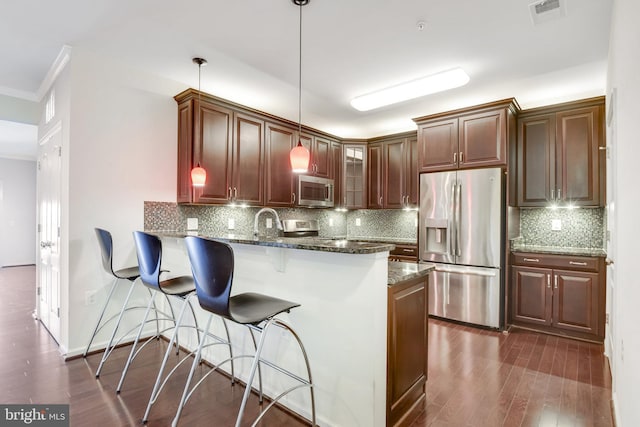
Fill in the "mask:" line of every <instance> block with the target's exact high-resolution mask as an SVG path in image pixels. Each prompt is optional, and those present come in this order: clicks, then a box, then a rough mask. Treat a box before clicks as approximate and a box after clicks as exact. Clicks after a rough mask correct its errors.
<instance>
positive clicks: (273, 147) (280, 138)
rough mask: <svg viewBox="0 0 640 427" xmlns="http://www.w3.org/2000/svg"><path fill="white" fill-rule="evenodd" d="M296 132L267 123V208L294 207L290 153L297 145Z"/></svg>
mask: <svg viewBox="0 0 640 427" xmlns="http://www.w3.org/2000/svg"><path fill="white" fill-rule="evenodd" d="M295 136H296V131H295V129H291V128H288V127H284V126H280V125H276V124H273V123H267V126H266V142H267V144H266V153H265V155H266V175H265V181H266V200H265V204H266V205H267V206H293V204H294V197H295V195H294V189H293V185H294V180H293V172H292V171H291V163H290V162H289V152H290V151H291V149H292V148H293V147H294V145H295V144H297V140H296V138H295Z"/></svg>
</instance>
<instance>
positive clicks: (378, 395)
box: [157, 233, 431, 426]
mask: <svg viewBox="0 0 640 427" xmlns="http://www.w3.org/2000/svg"><path fill="white" fill-rule="evenodd" d="M157 234H159V235H160V236H161V237H162V240H163V245H164V248H165V250H164V254H165V255H164V257H165V258H163V259H166V258H169V259H171V263H172V264H176V265H182V268H184V266H185V265H188V259H187V255H186V251H185V249H184V244H183V241H182V240H183V239H182V237H183V236H184V234H172V233H157ZM205 237H207V236H205ZM211 237H216V238H218V239H219V240H222V241H226V242H227V243H229V244H230V245H231V246H232V248H233V250H234V257H235V268H234V279H233V280H234V283H233V293H234V294H235V293H240V292H260V293H264V294H269V295H273V296H276V297H279V298H284V299H287V300H291V301H296V302H298V303H300V304H301V307H300V308H298V309H296V310H294V311H292V312H291V313H290V314H284V315H282V319H283V320H284V321H286V322H288V323H290V324H291V325H292V326H293V328H294V329H295V330H296V331H297V333H298V334H299V335H300V338H301V339H302V341H303V343H304V345H305V347H306V351H307V353H308V356H309V360H310V363H311V369H312V375H313V382H314V388H315V393H316V394H315V399H316V408H317V417H318V420H317V421H318V424H319V425H331V426H384V425H394V424H396V423H397V422H398V421H401V420H402V419H403V417H411V416H415V415H417V413H416V412H415V411H416V410H417V411H418V413H419V411H421V410H422V407H423V405H421V404H422V403H424V383H425V381H426V323H427V316H426V307H427V300H426V299H427V292H426V291H427V287H426V282H427V275H428V273H429V271H430V270H431V266H430V265H418V264H408V263H389V262H388V255H389V251H390V250H392V249H393V245H390V244H383V243H372V242H352V241H347V240H331V239H323V238H261V239H258V238H253V237H246V238H245V237H242V236H234V235H226V236H211ZM170 268H171V269H172V271H173V266H172V267H170ZM399 307H400V308H401V309H402V313H400V314H399V315H398V313H397V312H396V309H397V308H399ZM407 309H411V310H407ZM404 313H412V314H416V313H417V314H420V313H421V314H422V317H421V319H418V320H417V325H413V326H412V327H410V328H404V327H403V328H402V330H399V325H398V320H400V321H406V320H408V319H407V317H406V314H404ZM403 316H404V317H403ZM399 317H400V319H399ZM403 325H404V326H406V325H405V324H404V323H403ZM230 326H237V325H230ZM245 329H246V328H241V327H235V328H231V334H232V342H234V345H240V346H247V350H251V348H250V345H251V344H250V340H249V339H248V335H246V330H245ZM394 329H395V330H394ZM408 333H410V334H414V335H416V336H412V337H408V336H407V334H408ZM289 338H290V337H289V336H288V335H286V334H284V335H282V336H280V335H277V334H274V335H273V336H272V337H271V339H269V340H268V341H271V344H272V345H273V347H272V348H268V349H266V350H267V353H266V354H267V355H268V356H267V357H273V358H275V359H274V361H275V362H276V363H278V364H282V365H283V366H287V367H294V371H295V370H297V369H300V370H301V371H300V372H303V371H302V369H304V362H303V359H302V355H301V354H300V352H299V350H298V349H297V345H295V343H293V342H289V341H288V340H289ZM408 338H410V339H408ZM238 343H240V344H238ZM416 345H417V348H418V349H422V351H421V352H420V353H419V354H418V355H417V356H418V357H416V354H415V353H412V354H406V350H411V351H413V350H414V349H415V348H416ZM269 355H270V356H269ZM403 355H406V356H410V357H411V358H410V360H417V364H416V362H411V363H405V362H407V361H405V360H399V358H402V357H403ZM421 355H423V356H424V359H423V360H419V359H420V357H419V356H421ZM207 357H211V358H212V359H214V360H212V361H214V362H215V358H216V355H215V354H212V355H208V356H207ZM388 359H389V364H388V362H387V360H388ZM408 360H409V359H408ZM394 362H395V363H394ZM415 367H418V368H419V372H417V373H415V374H416V375H414V376H417V378H412V379H411V381H409V383H407V379H408V378H409V377H408V375H412V374H414V371H415V369H414V368H415ZM248 369H249V362H246V363H244V364H243V363H238V364H237V365H236V375H238V376H239V377H240V378H241V379H246V378H247V377H248ZM388 369H389V373H388ZM408 369H409V370H411V371H408ZM412 369H413V370H412ZM398 370H399V371H400V372H397V371H398ZM263 375H268V377H266V379H265V380H264V384H266V385H268V386H270V387H273V389H267V390H265V391H266V393H267V395H270V396H273V395H274V393H276V394H277V393H278V392H279V391H281V390H282V389H284V388H285V387H284V386H283V383H282V381H283V379H282V378H281V377H280V376H278V375H276V374H273V373H272V372H269V370H266V371H265V372H263ZM271 375H273V377H271ZM396 377H397V378H398V381H397V382H396V383H394V384H388V383H387V381H388V378H389V379H390V380H391V379H392V378H396ZM405 391H407V392H405ZM410 399H412V400H410ZM281 403H282V404H283V405H285V406H287V407H289V408H290V409H291V410H293V411H295V412H298V413H300V414H301V415H303V416H305V417H306V418H310V402H309V393H308V392H307V391H306V390H304V389H303V390H300V391H298V392H294V393H291V394H290V395H288V396H285V397H284V398H283V399H282V400H281ZM390 416H391V418H389V417H390Z"/></svg>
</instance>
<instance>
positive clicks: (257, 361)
mask: <svg viewBox="0 0 640 427" xmlns="http://www.w3.org/2000/svg"><path fill="white" fill-rule="evenodd" d="M271 325H277V326H280V327H282V328H284V329H287V330H288V331H289V332H291V334H292V335H293V336H294V338H295V339H296V341H297V342H298V345H299V346H300V350H302V354H303V356H304V360H305V364H306V366H307V375H308V378H309V379H308V380H305V379H304V378H301V377H299V376H297V375H295V374H293V373H292V372H289V371H287V370H285V369H283V368H281V367H279V366H277V365H275V364H273V363H271V362H269V361H266V360H263V359H261V357H260V355H261V354H262V349H263V347H264V342H265V338H266V336H267V331H268V329H269V328H270V326H271ZM256 328H257V327H256ZM260 363H265V364H267V365H268V366H270V367H272V368H274V369H276V370H277V371H279V372H281V373H283V374H286V375H288V376H289V377H291V378H293V379H295V380H297V381H299V382H300V383H301V384H300V385H297V386H295V387H291V388H289V389H288V390H285V391H284V392H282V393H281V394H280V395H278V396H277V397H276V398H275V399H273V401H272V402H271V403H270V404H269V406H267V407H266V408H265V409H263V410H262V411H261V412H260V415H258V418H256V419H255V421H254V422H253V424H252V426H255V425H256V424H257V423H258V422H259V421H260V420H261V419H262V417H263V416H264V415H265V414H266V412H267V411H268V410H269V409H271V407H272V406H273V405H275V404H276V403H277V402H278V400H280V398H282V397H283V396H285V395H286V394H288V393H290V392H292V391H293V390H297V389H299V388H302V387H309V389H310V391H311V423H312V426H315V425H316V405H315V395H314V392H313V380H312V378H311V367H310V366H309V358H308V357H307V352H306V350H305V348H304V346H303V345H302V341H301V340H300V337H299V336H298V334H296V333H295V331H294V330H293V329H292V328H291V327H290V326H289V325H287V324H286V323H284V322H282V321H281V320H278V319H274V318H271V319H268V320H267V321H266V323H265V325H264V327H263V328H262V335H261V336H260V341H259V343H258V349H257V350H256V354H255V356H254V359H253V363H252V365H251V371H250V373H249V379H248V380H247V388H246V389H245V391H244V395H243V397H242V403H241V404H240V410H239V411H238V418H237V419H236V427H240V425H241V423H242V417H243V415H244V411H245V408H246V405H247V401H248V400H249V395H250V394H251V388H252V384H253V379H254V378H255V374H256V371H257V369H258V366H259V365H260Z"/></svg>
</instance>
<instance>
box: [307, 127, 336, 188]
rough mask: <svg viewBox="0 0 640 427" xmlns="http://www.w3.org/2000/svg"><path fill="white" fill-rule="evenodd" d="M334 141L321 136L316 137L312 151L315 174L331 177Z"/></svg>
mask: <svg viewBox="0 0 640 427" xmlns="http://www.w3.org/2000/svg"><path fill="white" fill-rule="evenodd" d="M332 142H333V141H331V140H330V139H327V138H323V137H321V136H315V137H314V144H313V150H312V151H311V162H310V163H311V165H313V166H312V172H313V175H315V176H321V177H323V178H329V177H330V175H331V166H332V165H331V163H332V161H333V157H332V155H331V144H332Z"/></svg>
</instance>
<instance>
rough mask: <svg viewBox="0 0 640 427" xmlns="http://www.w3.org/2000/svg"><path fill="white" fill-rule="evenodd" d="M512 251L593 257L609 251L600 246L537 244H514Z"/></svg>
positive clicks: (604, 254) (603, 255) (602, 255)
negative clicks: (577, 246)
mask: <svg viewBox="0 0 640 427" xmlns="http://www.w3.org/2000/svg"><path fill="white" fill-rule="evenodd" d="M511 251H512V252H534V253H541V254H555V255H576V256H593V257H606V256H607V252H606V251H605V250H604V249H600V248H570V247H559V246H536V245H525V244H513V245H512V246H511Z"/></svg>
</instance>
